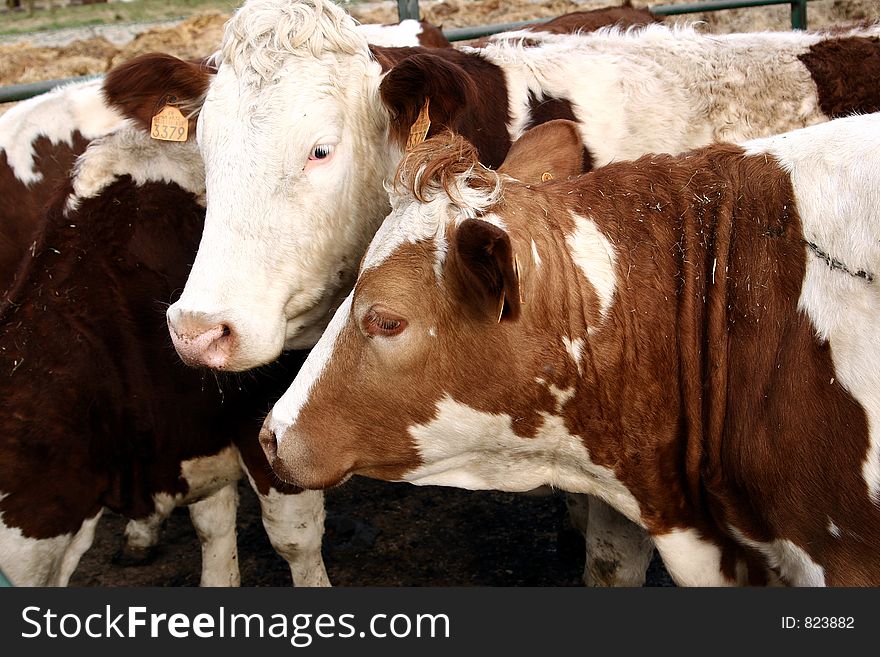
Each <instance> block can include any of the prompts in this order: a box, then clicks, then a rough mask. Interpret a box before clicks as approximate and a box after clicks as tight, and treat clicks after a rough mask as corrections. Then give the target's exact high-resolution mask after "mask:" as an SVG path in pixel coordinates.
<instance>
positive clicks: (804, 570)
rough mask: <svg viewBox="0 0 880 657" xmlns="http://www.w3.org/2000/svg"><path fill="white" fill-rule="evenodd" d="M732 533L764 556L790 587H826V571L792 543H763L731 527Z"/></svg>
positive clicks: (784, 541)
mask: <svg viewBox="0 0 880 657" xmlns="http://www.w3.org/2000/svg"><path fill="white" fill-rule="evenodd" d="M730 531H731V534H733V536H734V537H735V538H736V540H737V541H739V542H740V543H742V544H743V545H747V546H749V547H750V548H752V549H753V550H756V551H757V552H759V553H761V554H763V555H764V558H765V559H767V564H768V565H769V566H770V568H773V569H774V570H776V571H778V572H779V575H780V577H782V579H783V581H784V582H785V583H786V584H788V585H789V586H825V569H824V568H822V566H820V565H818V564H817V563H816V562H815V561H813V560H812V559H811V558H810V555H808V554H807V553H806V552H805V551H804V550H803V548H801V547H799V546H797V545H795V544H794V543H792V542H791V541H789V540H786V539H776V540H773V541H769V542H762V541H756V540H753V539H751V538H749V537H747V536H746V535H745V534H743V533H742V532H741V531H739V530H738V529H737V528H736V527H731V528H730Z"/></svg>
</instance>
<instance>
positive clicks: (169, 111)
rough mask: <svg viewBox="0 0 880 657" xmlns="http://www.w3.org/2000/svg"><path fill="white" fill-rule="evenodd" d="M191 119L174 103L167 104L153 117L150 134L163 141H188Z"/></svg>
mask: <svg viewBox="0 0 880 657" xmlns="http://www.w3.org/2000/svg"><path fill="white" fill-rule="evenodd" d="M188 133H189V121H187V120H186V117H184V116H183V114H181V113H180V110H179V109H177V108H176V107H174V106H173V105H166V106H165V107H163V108H162V111H161V112H159V113H158V114H156V116H154V117H153V124H152V128H151V129H150V136H151V137H152V138H153V139H161V140H162V141H186V138H187V136H188Z"/></svg>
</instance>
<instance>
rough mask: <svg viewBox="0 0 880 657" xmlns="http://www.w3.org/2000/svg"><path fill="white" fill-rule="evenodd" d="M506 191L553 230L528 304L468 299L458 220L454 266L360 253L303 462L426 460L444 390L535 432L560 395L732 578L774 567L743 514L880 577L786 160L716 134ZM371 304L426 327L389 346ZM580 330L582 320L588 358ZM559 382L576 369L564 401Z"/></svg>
mask: <svg viewBox="0 0 880 657" xmlns="http://www.w3.org/2000/svg"><path fill="white" fill-rule="evenodd" d="M455 139H456V138H454V137H447V138H445V139H440V140H435V141H434V142H430V143H428V142H426V143H425V144H423V145H422V146H420V147H419V148H418V149H417V150H416V151H414V153H415V155H414V156H413V158H414V159H412V160H411V163H417V162H418V160H417V159H415V158H417V157H426V159H429V158H428V157H427V156H424V154H419V153H418V151H419V150H427V149H430V148H431V147H434V148H435V149H437V151H438V156H439V157H441V158H444V157H447V155H448V152H449V151H455V150H456V149H457V150H459V151H463V150H464V149H462V147H461V146H458V147H455V146H454V142H455ZM448 142H452V143H453V146H450V144H449V143H448ZM447 161H448V162H449V163H450V166H452V167H453V169H454V170H456V171H460V170H461V169H462V167H463V164H462V162H460V161H459V159H456V158H447ZM410 171H411V170H410ZM402 175H403V177H404V178H406V176H407V174H406V169H405V170H404V173H403V174H402ZM431 175H432V176H434V178H435V181H434V183H433V186H431V185H430V184H428V183H425V181H424V178H422V179H420V182H419V185H420V186H422V187H421V188H422V189H434V190H438V189H442V188H443V187H444V186H449V185H448V184H446V183H444V175H445V174H444V173H443V172H442V171H441V170H440V168H437V169H436V170H435V171H434V172H432V173H431ZM476 180H477V181H478V183H479V182H480V180H481V179H480V177H479V176H478V177H477V178H476ZM499 198H500V200H499V201H498V202H497V203H496V204H495V205H493V206H492V207H489V208H482V211H484V212H487V213H488V212H491V213H493V214H495V215H497V216H498V217H499V219H500V220H501V222H503V224H504V226H505V228H506V231H507V232H508V235H509V239H510V244H511V248H512V250H513V251H514V252H519V253H527V252H528V251H527V249H528V247H527V244H528V242H530V241H534V242H535V244H536V247H537V250H538V251H539V253H540V255H541V260H542V264H541V266H540V268H533V269H532V270H531V271H530V272H529V274H528V276H527V277H526V278H525V279H524V284H525V285H526V295H525V298H526V302H525V303H524V304H523V306H522V317H521V319H520V321H518V322H502V323H500V324H499V323H496V321H495V320H494V319H493V318H492V316H491V315H490V314H488V313H484V314H482V315H479V314H477V315H473V316H472V315H470V314H468V313H467V312H463V308H465V307H466V306H467V304H468V303H469V301H468V299H467V296H466V295H465V294H463V293H462V290H463V289H464V288H466V287H467V285H466V284H465V283H464V282H463V281H462V282H461V285H457V284H456V281H457V280H458V281H461V277H460V276H459V272H458V270H457V269H456V266H455V262H456V259H457V258H460V257H461V255H460V254H457V253H456V251H457V248H458V244H459V242H458V240H457V239H456V230H457V229H456V227H455V223H454V222H450V223H448V224H447V225H446V232H445V237H446V240H445V244H446V245H447V247H445V248H447V249H448V251H447V255H446V258H445V261H444V264H443V272H442V276H441V277H440V278H439V279H438V278H437V276H436V274H435V272H434V267H435V266H436V264H435V259H436V257H437V254H436V253H435V248H434V243H433V241H432V240H426V241H423V242H417V243H415V244H404V245H403V246H401V247H399V248H398V249H397V250H396V251H395V252H394V253H393V254H392V255H391V256H389V257H388V258H387V259H386V260H385V261H384V262H383V263H382V265H381V266H380V267H374V268H370V269H367V270H365V271H364V272H362V274H361V276H360V278H359V281H358V283H357V285H356V287H355V292H354V297H353V299H354V301H353V305H352V311H351V312H352V321H351V322H350V324H349V326H347V327H346V328H345V329H344V331H343V333H342V336H341V338H340V340H339V342H338V344H337V346H336V349H335V352H334V357H333V358H332V359H331V360H330V361H329V362H328V363H327V365H326V367H325V370H324V372H323V374H322V378H321V380H320V382H319V385H316V386H315V387H314V388H313V389H312V392H311V395H310V398H309V400H308V401H307V403H306V404H305V406H304V407H303V408H302V409H301V412H300V415H299V417H298V421H297V424H296V425H295V426H294V427H293V428H292V429H291V431H292V433H293V434H295V435H296V437H297V438H298V440H297V441H293V442H296V444H297V446H298V449H301V450H304V451H305V452H306V453H308V454H309V460H308V466H306V467H305V470H307V469H308V467H309V466H314V467H316V468H318V469H319V470H320V469H321V468H325V469H324V470H321V472H322V476H326V475H327V472H328V471H327V470H326V468H328V467H332V468H333V469H334V472H333V476H332V477H329V478H328V479H327V480H328V481H330V480H334V481H338V480H339V477H341V476H344V475H345V474H346V472H350V471H354V472H359V473H362V474H367V475H369V476H375V477H380V478H401V477H402V476H403V475H404V474H405V473H406V472H407V471H411V470H412V469H414V468H417V467H419V466H421V465H423V464H422V462H421V459H420V457H419V455H418V454H417V452H416V449H415V444H414V442H413V439H412V434H411V433H410V428H411V427H413V426H415V425H420V424H425V423H426V422H428V421H430V420H431V419H432V418H433V417H434V416H435V414H436V404H437V403H438V402H439V401H440V400H441V399H443V398H444V397H445V396H449V397H451V398H452V399H453V400H456V401H458V402H460V403H463V404H467V405H468V406H469V407H470V408H473V409H475V410H478V411H482V412H485V413H492V414H498V415H502V416H509V417H510V418H512V423H511V426H512V428H513V429H514V431H515V432H516V433H517V434H518V435H520V436H523V437H524V440H528V436H534V435H535V432H536V430H537V427H540V426H541V424H542V423H543V422H544V416H543V415H542V414H553V415H561V417H563V419H564V422H565V426H566V428H567V429H568V431H569V433H571V434H572V435H575V436H579V437H580V438H581V440H582V441H583V444H584V446H585V447H586V448H587V449H588V451H589V454H590V459H591V460H592V461H593V462H594V463H596V464H598V465H601V466H604V467H607V468H610V469H611V470H613V471H614V472H615V474H616V476H617V478H618V479H619V480H620V481H621V482H622V483H623V485H625V486H626V488H627V490H629V491H630V492H631V493H632V494H633V495H634V497H635V498H636V499H637V500H638V501H639V505H640V513H641V517H642V521H643V523H644V525H645V526H646V528H647V529H648V530H649V531H650V532H651V533H653V534H664V533H667V532H669V531H670V530H672V529H674V528H694V529H696V530H697V531H698V532H699V534H700V535H701V536H703V537H704V538H705V540H707V541H711V542H713V543H714V544H716V545H718V546H719V548H720V549H721V551H722V563H721V567H722V570H723V572H724V574H725V575H727V576H728V577H729V578H730V579H733V578H734V575H735V572H736V570H737V565H738V564H745V565H747V567H748V577H749V581H750V582H752V583H763V582H764V581H765V580H766V575H767V563H766V561H765V560H764V559H763V557H761V556H760V555H758V554H757V553H756V552H754V551H753V550H751V549H747V548H744V547H743V546H741V545H740V544H739V543H738V542H737V541H736V538H735V537H734V536H733V535H732V534H731V531H730V528H731V527H734V528H736V530H738V531H741V532H743V533H744V534H745V535H746V536H748V537H750V538H752V539H754V540H757V541H762V542H767V541H773V540H789V541H792V542H793V543H794V544H795V545H797V546H799V547H800V548H802V549H803V550H804V551H805V552H806V553H807V554H808V555H809V556H810V558H811V559H812V560H813V561H814V562H815V563H817V564H818V565H820V566H821V567H822V568H823V569H824V572H825V575H826V581H827V583H828V584H830V585H864V584H876V583H877V582H878V581H880V556H878V554H877V551H876V546H877V545H878V544H880V514H878V512H877V509H876V507H875V506H874V505H873V503H872V502H871V500H870V498H869V496H868V494H867V489H866V486H865V482H864V480H863V478H862V474H861V473H862V461H863V459H864V457H865V454H866V452H867V449H868V446H869V444H870V441H869V434H868V422H867V416H866V414H865V410H864V409H863V408H862V407H861V405H860V404H859V403H858V402H857V401H856V400H855V399H854V398H853V397H852V395H851V394H850V393H849V392H848V391H847V390H846V389H845V388H844V387H843V386H841V385H840V383H835V381H836V379H837V377H836V376H835V369H834V364H833V361H832V359H831V347H830V345H829V344H828V343H826V342H823V341H821V340H820V339H819V338H818V337H817V336H816V332H815V329H814V327H813V326H812V325H811V322H810V320H809V318H808V316H807V315H806V314H805V313H803V312H801V311H800V310H799V308H798V301H799V298H800V294H801V286H802V284H803V281H804V276H805V272H806V264H807V258H808V257H816V256H815V255H813V254H812V253H809V254H808V251H807V248H806V247H805V244H804V241H803V232H802V228H801V222H800V218H799V215H798V211H797V199H796V198H795V195H794V191H793V188H792V184H791V180H790V178H789V176H788V174H787V173H786V172H785V171H784V170H783V169H782V167H781V166H780V165H779V164H778V163H777V162H776V161H775V160H773V159H772V158H767V157H765V156H763V155H762V156H751V157H749V156H745V155H744V153H743V151H742V149H740V148H738V147H735V146H730V145H715V146H710V147H707V148H704V149H700V150H696V151H692V152H690V153H687V154H684V155H683V156H679V157H674V156H669V155H658V156H647V157H643V158H641V159H639V160H637V161H635V162H622V163H617V164H612V165H609V166H607V167H603V168H602V169H599V170H597V171H594V172H592V173H589V174H586V175H584V176H581V177H579V178H577V179H574V180H569V181H551V182H548V183H544V184H539V185H535V184H530V185H525V184H520V183H516V182H514V181H509V180H507V181H505V182H504V193H503V194H502V195H501V196H500V197H499ZM571 213H575V214H577V215H580V216H583V217H585V218H588V219H591V220H592V221H594V222H595V224H596V225H597V227H598V228H599V229H600V231H601V232H602V234H603V235H604V236H605V237H606V239H607V240H608V242H609V243H610V244H612V245H613V246H614V249H615V254H616V262H615V272H616V277H617V281H616V288H615V291H614V302H613V304H612V305H611V307H610V309H609V311H608V315H607V317H604V318H603V317H601V315H600V313H599V308H598V297H597V295H596V293H595V290H593V289H592V285H591V284H590V281H589V279H588V278H587V276H586V275H585V274H584V273H583V272H582V271H581V270H580V268H579V267H578V266H577V265H576V263H575V262H574V260H573V259H572V256H571V253H570V250H569V246H568V244H567V241H566V236H567V235H570V234H571V233H572V231H573V229H574V226H575V223H574V220H573V219H572V216H571ZM476 221H479V220H474V219H470V220H466V221H465V222H464V223H462V224H461V225H462V226H463V225H465V224H467V223H468V222H476ZM483 241H485V240H483ZM838 255H839V254H838ZM472 259H474V260H480V258H472ZM493 259H494V256H493V254H492V253H489V252H486V253H484V255H483V257H482V261H483V263H484V264H485V263H489V264H488V265H487V266H491V263H492V261H493ZM838 273H839V275H841V276H848V274H847V273H846V272H843V271H840V272H838ZM863 284H868V283H867V282H864V283H863ZM372 304H382V306H383V307H385V308H387V309H389V310H390V311H391V312H393V313H395V315H397V316H401V317H404V318H406V319H407V321H408V322H409V326H408V329H407V331H408V332H409V333H410V337H409V338H408V339H406V340H404V339H402V336H401V337H398V338H395V340H398V342H396V343H394V344H388V345H385V344H384V343H382V342H373V341H371V339H370V338H367V337H366V336H364V335H362V334H361V332H360V331H359V329H358V328H357V326H358V321H357V320H358V318H359V317H360V314H361V313H363V312H364V311H365V310H366V309H367V308H369V307H370V306H371V305H372ZM429 327H432V328H433V329H435V330H434V334H433V335H432V334H430V333H429ZM561 327H564V328H561ZM591 329H592V330H591ZM402 335H403V334H402ZM563 336H567V337H568V338H569V339H573V338H582V339H583V340H584V345H583V350H582V357H581V361H580V363H579V364H580V367H577V366H576V364H575V363H573V362H572V359H571V357H570V356H569V355H568V354H567V353H566V350H565V349H564V347H563V343H562V337H563ZM438 355H442V357H440V356H438ZM551 384H552V385H553V386H555V387H556V388H557V389H559V390H573V396H572V397H571V398H570V399H569V400H568V401H567V402H565V403H564V405H563V406H562V407H561V408H557V400H556V398H555V397H554V396H553V395H551V394H550V392H549V386H550V385H551ZM327 426H329V427H331V429H330V430H328V429H327ZM329 436H332V438H329ZM281 449H282V450H283V449H284V445H283V444H282V447H281ZM325 450H330V452H329V455H328V454H327V453H325ZM299 454H300V452H297V455H299ZM328 464H329V465H328ZM291 467H293V468H296V467H297V466H296V464H294V465H292V466H291ZM346 467H349V470H346V469H345V468H346ZM305 476H306V477H308V476H310V475H309V474H308V473H307V474H306V475H305ZM320 479H321V477H317V478H316V479H312V480H311V481H316V480H320ZM829 518H831V519H833V520H834V522H835V523H836V524H837V525H838V527H840V529H841V533H840V535H839V536H832V535H831V534H830V533H829V531H828V529H827V524H828V519H829Z"/></svg>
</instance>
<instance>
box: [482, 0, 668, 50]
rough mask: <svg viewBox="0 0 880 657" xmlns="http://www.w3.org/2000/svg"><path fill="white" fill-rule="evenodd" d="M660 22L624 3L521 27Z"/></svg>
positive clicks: (583, 28)
mask: <svg viewBox="0 0 880 657" xmlns="http://www.w3.org/2000/svg"><path fill="white" fill-rule="evenodd" d="M660 22H662V19H661V18H659V17H657V16H655V15H654V14H652V13H651V12H650V10H648V9H647V8H635V7H632V6H631V5H630V4H629V3H626V4H624V5H622V6H620V7H601V8H599V9H590V10H589V11H572V12H570V13H567V14H562V15H561V16H557V17H556V18H554V19H552V20H549V21H547V22H546V23H539V24H537V25H528V26H526V27H524V28H522V29H523V30H525V31H527V32H549V33H550V34H574V33H576V32H594V31H595V30H598V29H599V28H600V27H610V26H613V25H616V26H617V27H620V28H627V27H638V26H643V25H650V24H651V23H660ZM496 38H497V37H496ZM492 40H493V37H492V36H488V37H483V38H481V39H476V40H474V41H473V42H471V45H472V46H473V47H474V48H484V47H485V46H487V45H488V44H489V43H491V42H492Z"/></svg>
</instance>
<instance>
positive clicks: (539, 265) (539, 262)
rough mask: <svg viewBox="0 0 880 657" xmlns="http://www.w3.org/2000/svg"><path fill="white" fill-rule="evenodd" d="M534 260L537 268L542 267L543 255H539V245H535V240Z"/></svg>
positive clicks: (533, 248) (533, 246)
mask: <svg viewBox="0 0 880 657" xmlns="http://www.w3.org/2000/svg"><path fill="white" fill-rule="evenodd" d="M532 262H534V263H535V269H540V268H541V256H540V255H538V247H537V246H536V245H535V240H532Z"/></svg>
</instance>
